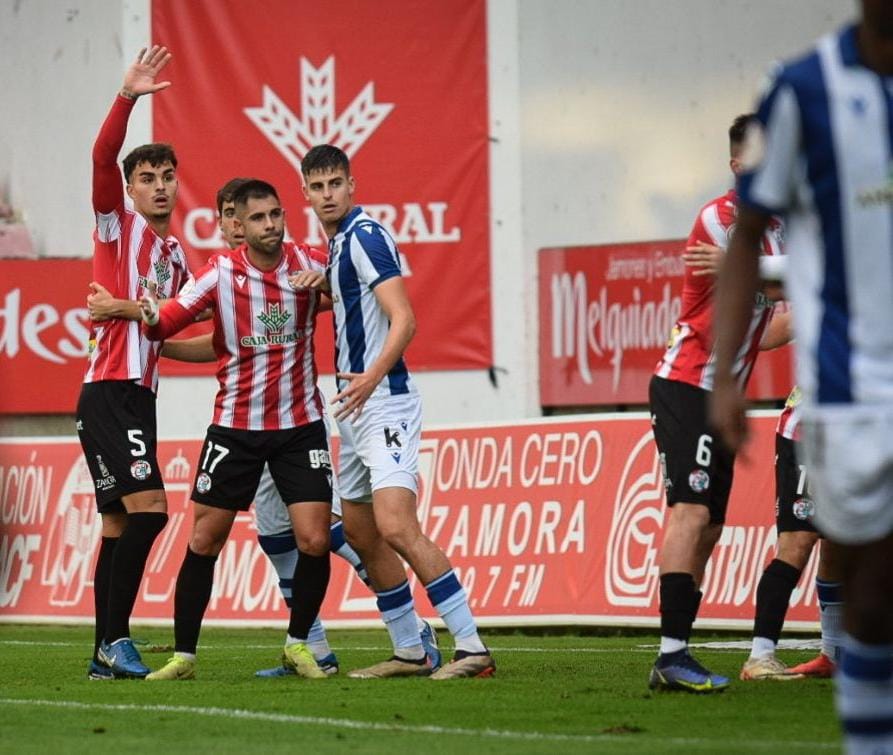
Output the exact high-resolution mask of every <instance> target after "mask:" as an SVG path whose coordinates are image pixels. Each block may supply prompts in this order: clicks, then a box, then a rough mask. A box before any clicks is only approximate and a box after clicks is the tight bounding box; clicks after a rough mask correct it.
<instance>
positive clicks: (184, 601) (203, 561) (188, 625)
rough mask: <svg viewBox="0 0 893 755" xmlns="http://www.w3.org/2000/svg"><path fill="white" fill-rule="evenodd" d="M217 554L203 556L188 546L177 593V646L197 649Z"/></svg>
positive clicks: (182, 650) (185, 650)
mask: <svg viewBox="0 0 893 755" xmlns="http://www.w3.org/2000/svg"><path fill="white" fill-rule="evenodd" d="M216 562H217V556H200V555H199V554H198V553H195V552H193V550H192V549H191V548H189V547H188V546H187V547H186V558H184V559H183V564H182V565H181V566H180V573H179V574H177V589H176V591H175V593H174V650H176V651H177V652H180V653H195V649H196V648H197V647H198V635H199V632H201V629H202V619H203V618H204V616H205V609H206V608H207V607H208V601H209V600H211V589H212V588H213V587H214V564H215V563H216Z"/></svg>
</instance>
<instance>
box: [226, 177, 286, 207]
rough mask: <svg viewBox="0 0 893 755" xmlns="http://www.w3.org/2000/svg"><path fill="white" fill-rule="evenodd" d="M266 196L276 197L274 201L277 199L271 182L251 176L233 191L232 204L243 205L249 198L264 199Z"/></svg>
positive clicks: (277, 196)
mask: <svg viewBox="0 0 893 755" xmlns="http://www.w3.org/2000/svg"><path fill="white" fill-rule="evenodd" d="M266 197H276V201H277V202H278V201H279V194H277V193H276V189H274V188H273V184H268V183H267V182H266V181H261V180H260V179H259V178H251V179H249V180H248V181H245V183H243V184H242V185H241V186H239V188H237V189H236V190H235V191H234V192H233V204H234V205H235V206H236V207H244V206H245V205H246V204H248V200H249V199H264V198H266Z"/></svg>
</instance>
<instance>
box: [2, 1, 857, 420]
mask: <svg viewBox="0 0 893 755" xmlns="http://www.w3.org/2000/svg"><path fill="white" fill-rule="evenodd" d="M184 1H185V0H184ZM855 5H856V3H855V2H854V1H853V2H850V1H849V0H846V1H845V2H844V1H842V0H675V1H674V0H633V1H629V0H597V1H596V0H589V1H587V0H489V3H488V41H489V75H490V124H491V203H492V204H491V206H492V213H491V229H492V249H493V260H492V261H493V275H492V281H491V285H492V290H493V315H494V318H493V321H494V362H495V364H496V365H497V366H499V367H502V368H504V369H505V370H507V373H506V374H503V373H500V374H499V375H498V379H499V387H498V388H494V387H493V386H492V385H491V384H490V382H489V380H488V379H487V376H486V375H485V374H484V373H483V372H449V373H422V374H419V375H417V378H418V382H419V384H420V387H421V389H422V391H423V395H424V397H425V404H426V411H425V414H426V421H427V422H428V423H429V424H434V423H444V422H460V421H476V420H491V419H514V418H520V417H524V416H534V415H537V414H538V413H539V403H538V387H537V322H536V312H537V303H536V250H537V249H539V248H541V247H543V246H553V245H562V244H588V243H604V242H612V241H630V240H640V239H649V238H666V237H680V236H684V235H686V234H687V233H688V230H689V226H690V224H691V222H692V219H693V218H694V214H695V212H696V211H697V209H698V207H699V206H700V205H701V204H702V203H703V202H704V201H706V200H707V199H709V198H710V197H712V196H714V195H716V194H717V193H719V192H721V191H723V190H724V189H725V188H726V187H727V186H728V185H729V175H728V168H727V143H726V135H725V132H726V129H727V127H728V125H729V123H730V121H731V120H732V118H733V117H734V116H735V115H737V114H738V113H740V112H743V111H746V110H748V109H750V108H751V107H752V103H753V98H754V94H755V92H756V90H757V86H758V84H759V82H760V80H761V79H762V77H763V73H764V72H765V70H766V69H767V67H768V64H769V61H770V60H772V59H773V58H776V57H779V56H788V55H791V54H793V53H795V52H797V51H799V50H801V49H804V48H805V47H807V46H808V45H809V43H810V42H811V41H812V40H813V39H814V38H815V37H817V36H818V35H819V34H821V33H823V32H824V31H827V30H830V29H832V28H834V27H835V26H837V25H838V24H839V23H841V22H842V21H843V20H845V19H846V18H848V17H849V16H851V15H853V14H854V13H855ZM148 21H149V18H148V0H126V2H122V0H67V2H66V3H64V4H60V3H57V2H54V0H0V45H2V46H0V62H2V70H3V71H4V82H6V83H5V84H4V87H3V88H4V95H5V102H4V104H5V107H4V114H5V115H6V116H7V117H5V118H3V119H0V186H2V181H3V176H4V174H5V173H7V172H9V173H10V174H11V175H12V176H13V178H12V180H11V191H12V198H13V200H14V202H15V203H16V204H17V205H18V206H20V207H22V208H24V209H25V211H26V214H27V220H28V224H29V226H30V227H31V228H32V229H33V230H34V235H35V237H36V240H37V242H38V243H39V244H40V246H41V248H42V249H43V250H44V252H45V253H47V254H53V255H78V254H84V253H89V247H90V233H91V230H92V217H91V212H90V206H89V196H88V192H87V190H86V187H88V186H89V185H90V184H89V181H90V175H89V170H90V160H89V147H90V145H91V144H92V141H93V138H94V136H95V132H96V129H97V127H98V125H99V123H100V122H101V120H102V118H103V116H104V115H105V112H106V110H107V107H108V104H109V102H110V99H111V97H112V95H113V93H114V91H115V89H116V88H117V86H118V85H119V83H120V77H121V73H122V71H123V68H124V64H125V59H126V60H127V61H129V60H130V58H131V56H132V55H134V54H135V52H136V50H137V49H138V47H139V46H140V45H142V44H144V43H145V41H146V40H147V39H148V28H149V27H148ZM149 99H150V98H145V100H146V101H143V102H141V103H140V106H139V108H138V109H137V111H136V113H135V119H134V122H133V123H132V125H131V129H130V133H129V138H128V145H131V144H138V143H140V142H142V141H145V140H147V139H148V124H149V123H150V118H149V116H150V110H149V107H148V105H150V104H151V103H148V102H147V101H148V100H149ZM10 114H14V117H9V115H10ZM331 382H332V381H331V379H330V378H326V379H325V385H324V388H325V389H326V390H327V391H329V392H331ZM213 394H214V381H213V380H211V379H198V378H181V379H170V380H166V381H165V382H164V384H163V385H162V390H161V393H160V397H159V417H160V422H159V425H160V428H159V429H160V431H161V434H162V435H163V436H166V437H172V436H182V435H197V434H201V433H202V432H203V431H204V428H205V426H206V424H207V422H208V418H209V416H210V405H211V400H212V397H213Z"/></svg>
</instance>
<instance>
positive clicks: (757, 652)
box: [750, 637, 776, 658]
mask: <svg viewBox="0 0 893 755" xmlns="http://www.w3.org/2000/svg"><path fill="white" fill-rule="evenodd" d="M775 648H776V644H775V640H770V639H769V638H768V637H754V638H753V645H752V646H751V648H750V657H751V658H769V657H770V656H773V655H775Z"/></svg>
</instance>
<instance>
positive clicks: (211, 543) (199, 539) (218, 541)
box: [189, 529, 226, 556]
mask: <svg viewBox="0 0 893 755" xmlns="http://www.w3.org/2000/svg"><path fill="white" fill-rule="evenodd" d="M225 543H226V535H223V536H222V537H221V536H220V535H218V534H217V533H215V532H211V531H208V530H201V529H198V530H196V531H195V532H193V533H192V537H191V538H190V539H189V549H190V550H191V551H192V552H193V553H195V554H196V555H199V556H217V555H219V554H220V551H222V550H223V546H224V544H225Z"/></svg>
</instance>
